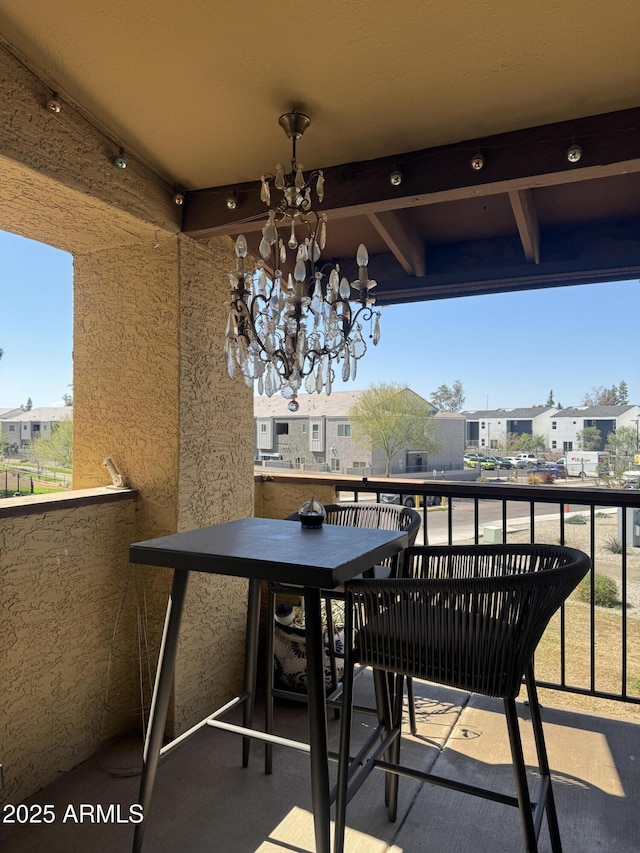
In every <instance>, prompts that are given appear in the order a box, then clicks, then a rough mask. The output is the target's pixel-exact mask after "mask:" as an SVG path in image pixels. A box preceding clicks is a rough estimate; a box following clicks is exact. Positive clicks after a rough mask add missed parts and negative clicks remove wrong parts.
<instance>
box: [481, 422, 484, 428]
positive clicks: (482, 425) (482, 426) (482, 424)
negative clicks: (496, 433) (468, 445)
mask: <svg viewBox="0 0 640 853" xmlns="http://www.w3.org/2000/svg"><path fill="white" fill-rule="evenodd" d="M480 429H484V421H482V423H481V424H480Z"/></svg>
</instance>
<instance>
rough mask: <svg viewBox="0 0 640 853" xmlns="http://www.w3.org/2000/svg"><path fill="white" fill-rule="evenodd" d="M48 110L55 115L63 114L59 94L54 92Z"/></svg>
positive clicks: (48, 102)
mask: <svg viewBox="0 0 640 853" xmlns="http://www.w3.org/2000/svg"><path fill="white" fill-rule="evenodd" d="M47 109H48V110H49V112H50V113H53V114H54V115H59V114H60V113H61V112H62V104H61V103H60V101H59V100H58V93H57V92H52V93H51V97H50V98H49V100H48V101H47Z"/></svg>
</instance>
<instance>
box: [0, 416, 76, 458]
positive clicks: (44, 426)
mask: <svg viewBox="0 0 640 853" xmlns="http://www.w3.org/2000/svg"><path fill="white" fill-rule="evenodd" d="M7 412H9V414H7V415H6V416H3V415H0V427H1V429H2V438H3V439H4V441H5V442H6V443H7V444H9V445H12V444H15V445H17V448H18V450H24V449H25V448H27V447H28V446H29V445H30V444H31V441H32V440H33V439H34V438H50V437H51V431H52V429H53V427H54V424H57V423H60V422H61V421H65V420H69V419H71V418H73V406H39V407H38V408H35V409H31V410H30V411H28V412H25V411H24V410H23V409H7Z"/></svg>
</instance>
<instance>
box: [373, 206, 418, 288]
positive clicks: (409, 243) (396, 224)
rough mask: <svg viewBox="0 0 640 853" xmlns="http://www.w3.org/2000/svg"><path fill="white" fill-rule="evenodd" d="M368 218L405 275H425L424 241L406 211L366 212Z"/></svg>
mask: <svg viewBox="0 0 640 853" xmlns="http://www.w3.org/2000/svg"><path fill="white" fill-rule="evenodd" d="M368 218H369V221H370V222H371V224H372V225H373V226H374V228H375V229H376V231H377V232H378V234H380V236H381V237H382V239H383V240H384V241H385V243H386V244H387V246H388V247H389V250H390V251H391V253H392V254H393V255H394V257H395V258H396V259H397V261H398V263H399V264H400V265H401V266H402V269H403V270H404V271H405V272H406V273H407V275H416V276H423V275H425V273H426V267H425V255H424V241H423V240H422V239H421V237H420V235H419V234H418V232H417V231H416V229H415V227H414V225H413V223H412V222H411V221H410V220H409V218H408V216H407V215H406V213H405V212H404V211H403V210H395V211H392V210H389V211H386V212H384V211H381V212H380V213H370V214H368Z"/></svg>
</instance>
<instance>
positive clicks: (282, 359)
mask: <svg viewBox="0 0 640 853" xmlns="http://www.w3.org/2000/svg"><path fill="white" fill-rule="evenodd" d="M310 121H311V120H310V119H309V117H308V116H306V115H304V114H303V113H297V112H291V113H285V114H284V115H282V116H280V119H279V122H280V126H281V127H282V128H283V130H284V131H285V133H286V134H287V136H288V138H289V139H290V140H291V143H292V156H291V171H290V172H285V170H284V167H283V166H282V164H280V163H279V164H278V165H277V167H276V173H275V175H272V174H266V175H263V176H262V186H261V190H260V199H261V200H262V201H263V202H264V203H265V204H266V205H267V206H268V207H269V208H270V209H269V215H268V218H267V221H266V223H265V225H264V227H263V229H262V240H261V241H260V250H259V251H260V255H261V257H262V260H260V261H258V263H257V265H256V268H255V270H254V271H253V272H251V271H247V270H246V269H245V259H246V257H247V253H248V247H247V241H246V239H245V237H244V235H242V234H241V235H240V236H239V237H238V239H237V240H236V257H237V262H236V269H235V271H234V272H232V273H230V274H229V279H230V282H231V301H230V303H229V319H228V321H227V330H226V340H225V354H226V356H227V370H228V373H229V376H230V377H231V378H232V379H233V377H234V376H235V375H236V372H237V370H238V369H239V370H240V371H241V373H242V375H243V376H244V378H245V381H246V383H247V385H248V386H249V387H252V386H253V384H254V381H257V383H258V393H259V394H263V393H264V394H266V395H267V396H268V397H271V396H272V395H273V394H274V393H276V392H277V391H280V392H281V393H282V395H283V397H286V398H287V399H289V400H290V403H289V410H290V411H292V412H296V411H298V408H299V403H298V401H297V396H298V392H299V391H300V390H301V388H302V386H303V385H304V389H305V390H306V391H307V392H308V393H309V394H312V393H313V392H316V393H317V394H320V393H321V392H322V391H324V392H325V393H326V394H327V395H329V394H331V388H332V385H333V382H334V379H335V375H336V371H337V370H339V371H340V373H341V376H342V379H343V381H345V382H346V381H348V380H349V379H355V377H356V370H357V363H358V360H359V359H361V358H362V356H363V355H364V354H365V352H366V349H367V345H366V343H365V341H364V338H363V334H362V332H363V328H362V324H363V323H367V324H370V331H369V337H370V338H371V340H372V341H373V343H374V345H375V344H377V343H378V341H379V340H380V312H379V311H376V310H374V309H373V305H374V304H375V298H374V297H372V296H370V291H371V290H372V289H373V288H374V287H375V286H376V282H375V281H373V280H370V279H369V275H368V271H367V265H368V263H369V255H368V253H367V250H366V248H365V246H364V245H362V244H360V246H358V251H357V255H356V261H357V264H358V278H357V280H356V281H352V282H351V283H349V281H348V280H347V278H345V277H344V276H343V277H341V276H340V267H339V266H338V265H337V264H336V265H332V264H329V263H327V264H323V263H322V262H321V261H320V255H321V252H322V250H323V249H324V247H325V244H326V239H327V217H326V215H325V214H324V213H321V214H317V213H316V212H315V211H314V210H313V209H312V207H311V193H312V183H313V184H315V194H316V196H317V199H318V201H319V202H322V200H323V198H324V176H323V174H322V171H314V172H311V173H309V175H307V176H306V177H305V175H304V173H303V166H302V163H298V161H297V160H296V141H297V140H298V139H300V137H301V136H302V134H303V133H304V132H305V130H306V129H307V127H308V126H309V124H310ZM274 191H275V192H277V194H278V200H277V201H276V202H274V203H273V204H272V201H271V197H272V193H274ZM289 223H290V226H291V227H290V231H289V234H288V237H287V239H286V242H285V240H283V238H282V237H281V236H280V235H279V233H278V228H279V227H281V226H283V225H285V226H287V230H289V229H288V226H289ZM289 251H290V252H291V255H289ZM289 259H290V260H291V263H292V264H293V274H291V273H289V274H288V276H287V277H286V279H285V278H284V276H283V273H282V268H283V267H285V266H286V264H287V261H288V260H289ZM267 265H268V266H267ZM269 270H273V274H271V273H270V271H269ZM352 289H353V291H355V292H354V293H353V304H352V302H351V298H352ZM334 368H335V369H334Z"/></svg>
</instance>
